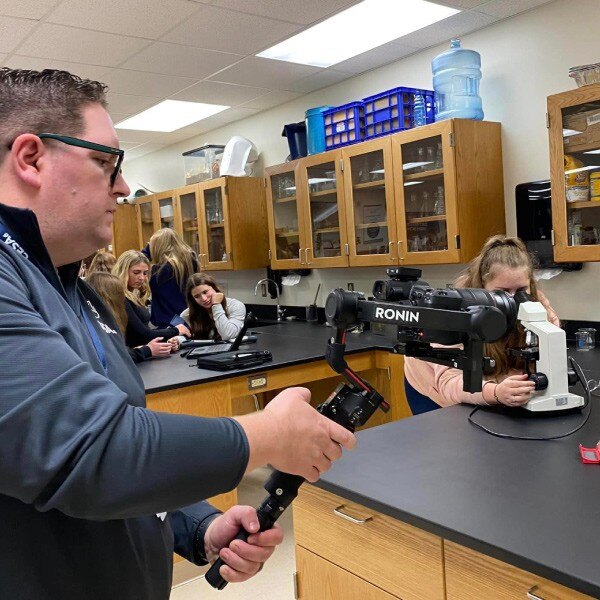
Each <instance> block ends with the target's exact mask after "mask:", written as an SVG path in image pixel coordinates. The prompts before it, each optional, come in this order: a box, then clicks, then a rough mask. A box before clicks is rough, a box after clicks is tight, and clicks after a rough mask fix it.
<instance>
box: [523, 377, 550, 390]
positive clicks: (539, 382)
mask: <svg viewBox="0 0 600 600" xmlns="http://www.w3.org/2000/svg"><path fill="white" fill-rule="evenodd" d="M528 379H529V381H534V382H535V388H534V389H535V391H536V392H539V391H540V390H545V389H546V388H547V387H548V377H546V375H544V373H531V375H529V378H528Z"/></svg>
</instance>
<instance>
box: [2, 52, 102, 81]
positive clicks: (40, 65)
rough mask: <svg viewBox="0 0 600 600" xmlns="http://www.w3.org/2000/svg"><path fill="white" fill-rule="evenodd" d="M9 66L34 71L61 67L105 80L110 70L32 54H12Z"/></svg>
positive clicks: (86, 76)
mask: <svg viewBox="0 0 600 600" xmlns="http://www.w3.org/2000/svg"><path fill="white" fill-rule="evenodd" d="M6 66H7V67H11V68H12V69H31V70H32V71H42V70H43V69H59V70H61V71H69V73H73V75H79V77H84V78H87V79H93V80H95V81H102V82H104V75H105V74H106V72H107V71H108V70H109V69H108V68H107V67H97V66H95V65H84V64H81V63H74V62H69V61H65V60H54V59H48V58H31V57H30V56H18V55H14V56H11V57H10V59H9V60H8V61H7V62H6Z"/></svg>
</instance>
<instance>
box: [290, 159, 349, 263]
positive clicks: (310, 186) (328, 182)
mask: <svg viewBox="0 0 600 600" xmlns="http://www.w3.org/2000/svg"><path fill="white" fill-rule="evenodd" d="M341 156H342V154H341V151H340V150H332V151H330V152H324V153H322V154H315V155H314V156H309V157H308V158H303V159H301V160H300V161H299V165H298V179H297V182H298V184H299V189H300V197H301V198H302V206H303V210H304V226H305V232H306V234H305V236H306V242H307V243H306V248H305V251H304V256H305V265H304V266H307V267H309V268H313V267H347V266H348V254H349V252H350V249H349V247H348V235H347V229H346V202H345V200H344V182H343V177H342V170H341V160H340V159H341Z"/></svg>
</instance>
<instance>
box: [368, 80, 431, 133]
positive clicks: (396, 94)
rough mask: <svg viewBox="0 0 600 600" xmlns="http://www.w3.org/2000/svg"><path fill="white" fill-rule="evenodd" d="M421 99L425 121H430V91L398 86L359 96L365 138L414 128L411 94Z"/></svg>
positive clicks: (413, 102)
mask: <svg viewBox="0 0 600 600" xmlns="http://www.w3.org/2000/svg"><path fill="white" fill-rule="evenodd" d="M417 95H421V96H423V100H424V101H425V123H426V124H429V123H433V122H434V121H435V115H434V95H433V91H432V90H421V89H418V88H407V87H399V88H394V89H391V90H387V91H385V92H380V93H379V94H375V95H374V96H367V97H366V98H364V99H363V102H364V105H365V137H364V139H366V140H368V139H371V138H375V137H380V136H382V135H389V134H390V133H394V132H396V131H404V130H406V129H411V128H412V127H414V107H415V96H417Z"/></svg>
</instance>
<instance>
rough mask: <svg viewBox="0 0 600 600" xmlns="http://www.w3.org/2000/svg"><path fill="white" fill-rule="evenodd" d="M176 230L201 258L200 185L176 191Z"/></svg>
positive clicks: (187, 186)
mask: <svg viewBox="0 0 600 600" xmlns="http://www.w3.org/2000/svg"><path fill="white" fill-rule="evenodd" d="M174 194H175V207H176V211H175V230H176V231H177V232H178V233H179V234H180V235H181V238H182V239H183V241H184V242H185V243H186V244H187V245H188V246H189V247H190V248H192V250H193V251H194V252H195V253H196V255H197V256H200V227H199V219H198V214H199V213H198V196H199V191H198V185H197V184H194V185H186V186H185V187H182V188H178V189H176V190H174Z"/></svg>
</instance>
